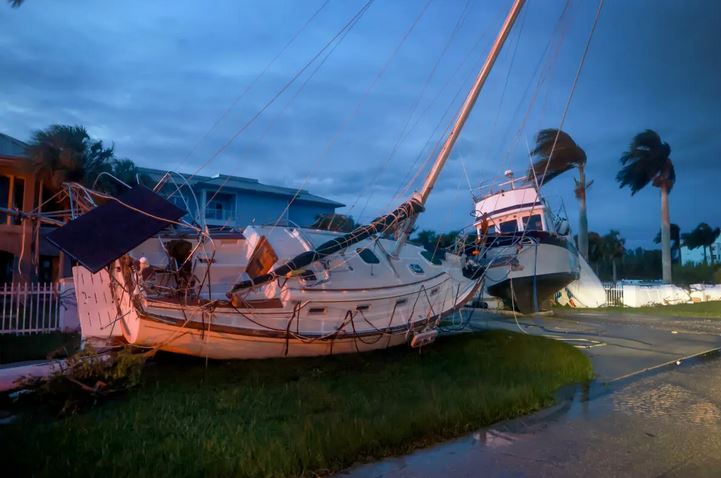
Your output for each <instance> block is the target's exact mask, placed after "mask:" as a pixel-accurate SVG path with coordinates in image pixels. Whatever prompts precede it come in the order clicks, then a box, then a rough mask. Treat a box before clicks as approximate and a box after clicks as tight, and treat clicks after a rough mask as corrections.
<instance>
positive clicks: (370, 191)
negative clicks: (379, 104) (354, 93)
mask: <svg viewBox="0 0 721 478" xmlns="http://www.w3.org/2000/svg"><path fill="white" fill-rule="evenodd" d="M470 3H471V0H466V3H465V5H464V6H463V9H462V10H461V13H460V15H459V17H458V20H456V24H455V26H454V27H453V30H452V31H451V35H450V36H449V37H448V40H447V41H446V43H445V45H444V46H443V49H442V50H441V53H440V55H439V56H438V58H437V59H436V61H435V63H434V64H433V67H432V68H431V71H430V73H429V74H428V77H427V78H426V81H425V83H424V85H423V88H421V92H420V94H419V95H418V96H417V97H416V100H415V102H414V103H413V105H412V106H411V109H410V114H409V115H408V116H407V117H406V121H405V123H404V124H403V128H402V129H401V133H400V134H399V135H398V139H397V140H396V142H395V144H394V145H393V148H392V150H391V152H390V154H389V155H388V157H387V158H386V160H385V162H384V163H383V164H382V166H381V168H379V170H378V171H377V172H376V174H375V177H374V178H373V181H371V184H370V185H369V186H367V187H366V191H368V195H367V196H366V201H365V204H364V205H363V208H362V209H361V214H362V213H363V212H365V210H366V208H367V207H368V202H369V201H370V199H371V197H372V196H373V187H374V186H375V184H376V182H377V181H378V179H379V178H380V176H381V174H382V173H383V172H384V171H385V170H386V168H387V167H388V165H389V164H390V162H391V160H392V159H393V157H394V156H395V154H396V152H397V151H398V148H399V146H400V144H401V143H402V142H403V141H405V140H406V139H407V137H408V135H409V134H410V130H409V129H408V125H409V124H410V122H411V119H413V118H414V117H415V115H416V112H417V111H418V106H419V105H420V103H421V101H422V100H423V98H424V97H425V94H426V90H427V89H428V86H429V85H430V83H431V81H432V80H433V78H434V77H435V74H436V71H437V70H438V65H439V64H440V62H441V60H442V59H443V57H444V56H445V55H446V53H447V52H448V49H449V47H450V46H451V43H452V42H453V40H454V39H455V37H456V35H457V34H458V32H459V31H460V29H461V27H462V26H463V24H464V23H465V20H466V18H467V12H468V7H469V6H470ZM415 124H418V123H417V122H416V123H415ZM363 196H364V194H361V195H359V196H358V197H357V198H356V200H355V202H354V203H353V205H351V207H350V208H349V212H350V211H352V210H353V208H354V207H355V206H356V204H357V203H358V201H359V200H360V198H361V197H363Z"/></svg>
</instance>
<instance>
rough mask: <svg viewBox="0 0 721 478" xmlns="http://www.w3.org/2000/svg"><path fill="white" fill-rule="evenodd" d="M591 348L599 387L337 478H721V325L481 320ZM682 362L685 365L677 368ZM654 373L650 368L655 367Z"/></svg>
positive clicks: (608, 318) (483, 324)
mask: <svg viewBox="0 0 721 478" xmlns="http://www.w3.org/2000/svg"><path fill="white" fill-rule="evenodd" d="M471 324H472V326H473V327H474V328H509V329H515V330H518V327H519V326H520V327H521V328H523V329H524V330H525V331H526V332H528V333H533V334H539V335H549V336H554V337H557V338H559V339H562V340H568V341H570V342H571V343H573V344H574V345H578V346H581V347H584V350H585V352H586V353H588V355H589V356H590V357H591V360H592V361H593V364H594V369H595V370H596V373H597V375H598V377H597V380H596V381H595V382H594V383H593V384H591V386H590V387H586V388H582V387H578V388H577V389H576V390H574V391H571V392H569V396H568V397H567V398H566V399H564V400H561V402H560V403H559V404H558V405H556V406H554V407H552V408H550V409H547V410H543V411H541V412H539V413H536V414H533V415H530V416H526V417H521V418H519V419H516V420H511V421H507V422H502V423H499V424H496V425H494V426H492V427H488V428H483V429H480V430H479V431H478V432H476V433H474V434H473V435H470V436H466V437H463V438H460V439H457V440H454V441H451V442H447V443H442V444H439V445H436V446H433V447H430V448H426V449H423V450H419V451H417V452H415V453H413V454H411V455H408V456H403V457H396V458H390V459H387V460H383V461H381V462H378V463H372V464H367V465H360V466H357V467H354V468H352V469H350V470H347V471H346V472H344V473H341V474H340V476H352V477H363V478H370V477H373V478H376V477H387V478H390V477H394V478H401V477H404V478H405V477H446V476H454V477H456V476H457V477H476V476H585V477H602V476H603V477H607V476H639V477H646V476H684V477H685V476H714V477H718V476H721V359H719V358H718V357H719V353H718V352H716V353H713V352H712V353H709V354H706V355H703V356H701V357H697V358H687V357H689V356H692V355H695V354H699V353H702V352H706V351H709V350H710V349H715V348H718V347H721V321H715V320H704V319H675V318H656V317H643V316H637V315H629V316H624V315H618V314H616V315H607V314H589V315H586V314H584V315H583V316H579V315H578V314H576V315H573V316H570V315H569V316H562V317H550V316H543V317H540V318H538V317H537V318H532V319H529V318H520V317H519V325H516V322H515V320H514V319H513V317H512V316H511V317H508V316H494V315H490V314H485V313H475V314H474V315H473V316H472V321H471ZM677 360H680V365H677V364H676V361H677ZM649 369H650V370H649Z"/></svg>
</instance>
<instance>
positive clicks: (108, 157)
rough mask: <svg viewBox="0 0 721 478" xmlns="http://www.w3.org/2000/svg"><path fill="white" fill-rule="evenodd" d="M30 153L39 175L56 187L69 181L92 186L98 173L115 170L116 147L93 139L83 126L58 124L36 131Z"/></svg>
mask: <svg viewBox="0 0 721 478" xmlns="http://www.w3.org/2000/svg"><path fill="white" fill-rule="evenodd" d="M28 154H29V156H30V158H31V160H32V164H33V169H34V171H35V174H36V176H37V177H38V179H41V180H42V181H43V182H44V183H45V184H46V185H47V186H48V187H50V188H52V189H56V190H57V189H60V188H61V187H62V184H63V183H64V182H70V181H71V182H78V183H81V184H84V185H86V186H92V185H93V182H94V181H95V179H97V177H98V175H99V174H101V173H103V172H108V173H109V172H112V170H113V162H114V160H115V158H114V153H113V147H112V146H111V147H110V148H106V147H104V146H103V142H102V141H95V140H92V139H91V138H90V135H88V132H87V131H86V130H85V128H83V127H82V126H66V125H58V124H56V125H52V126H50V127H49V128H47V129H45V130H42V131H36V132H35V133H34V134H33V137H32V139H31V141H30V146H29V148H28Z"/></svg>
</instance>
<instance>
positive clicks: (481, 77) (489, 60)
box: [393, 0, 526, 257]
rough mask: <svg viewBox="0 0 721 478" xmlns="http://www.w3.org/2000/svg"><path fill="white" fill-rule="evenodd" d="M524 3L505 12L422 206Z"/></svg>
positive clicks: (427, 182) (426, 185)
mask: <svg viewBox="0 0 721 478" xmlns="http://www.w3.org/2000/svg"><path fill="white" fill-rule="evenodd" d="M525 3H526V0H515V1H514V3H513V6H512V7H511V10H510V12H508V16H507V17H506V20H505V22H503V26H502V27H501V31H500V33H499V34H498V37H497V38H496V41H495V42H494V43H493V46H492V47H491V51H490V52H488V56H487V57H486V61H485V63H484V64H483V67H482V68H481V70H480V71H479V72H478V76H477V77H476V81H475V83H474V84H473V87H472V88H471V91H469V92H468V96H466V101H465V102H464V103H463V106H462V107H461V110H460V111H459V113H458V118H457V119H456V122H455V124H454V125H453V129H452V130H451V132H450V133H449V134H448V138H446V142H445V143H444V144H443V148H442V149H441V151H440V152H439V153H438V157H436V160H435V162H434V163H433V167H432V168H431V171H430V173H428V176H427V177H426V180H425V182H424V183H423V187H422V188H421V190H420V191H419V192H418V193H416V195H415V196H416V197H417V198H418V199H419V200H420V202H421V204H422V205H424V206H425V204H426V201H427V200H428V196H430V194H431V191H432V190H433V186H435V184H436V181H437V180H438V176H439V175H440V174H441V170H442V169H443V166H445V164H446V161H447V160H448V156H450V154H451V150H452V149H453V146H454V145H455V144H456V140H457V139H458V136H459V135H460V134H461V130H462V129H463V126H464V125H465V124H466V120H467V119H468V116H469V115H470V114H471V110H472V109H473V105H474V104H475V103H476V100H477V99H478V94H479V93H480V92H481V88H482V87H483V85H484V84H485V82H486V79H487V78H488V75H489V74H490V72H491V68H493V64H494V63H495V62H496V58H498V54H499V53H500V52H501V48H502V47H503V44H504V43H505V41H506V38H508V34H509V32H510V31H511V28H512V27H513V24H514V23H515V21H516V18H517V17H518V14H519V12H520V11H521V8H523V5H524V4H525ZM417 217H418V215H415V216H413V217H412V218H411V219H410V220H409V221H408V223H407V224H406V226H405V227H404V228H403V232H402V233H401V236H400V237H399V239H398V245H397V246H396V249H395V251H394V253H393V255H394V256H395V257H397V256H398V254H399V253H400V250H401V249H402V248H403V245H404V244H405V242H406V240H408V235H409V234H410V231H411V230H412V229H413V226H414V224H415V222H416V218H417Z"/></svg>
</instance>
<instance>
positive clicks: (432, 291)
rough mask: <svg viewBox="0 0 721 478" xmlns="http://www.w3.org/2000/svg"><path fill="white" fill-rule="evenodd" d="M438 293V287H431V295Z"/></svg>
mask: <svg viewBox="0 0 721 478" xmlns="http://www.w3.org/2000/svg"><path fill="white" fill-rule="evenodd" d="M437 293H438V287H436V288H435V289H431V295H436V294H437Z"/></svg>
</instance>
